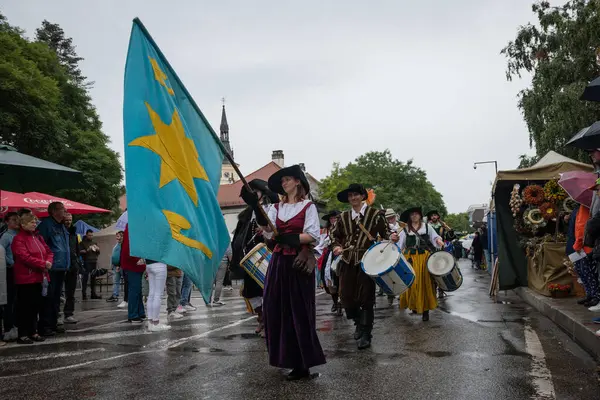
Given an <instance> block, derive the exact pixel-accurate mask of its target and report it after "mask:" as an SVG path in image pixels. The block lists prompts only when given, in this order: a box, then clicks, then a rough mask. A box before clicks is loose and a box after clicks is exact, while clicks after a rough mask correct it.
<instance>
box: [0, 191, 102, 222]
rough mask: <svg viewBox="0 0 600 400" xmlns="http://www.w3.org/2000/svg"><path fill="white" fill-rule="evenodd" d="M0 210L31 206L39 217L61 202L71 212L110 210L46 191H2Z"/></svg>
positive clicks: (87, 212) (92, 212)
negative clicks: (51, 206)
mask: <svg viewBox="0 0 600 400" xmlns="http://www.w3.org/2000/svg"><path fill="white" fill-rule="evenodd" d="M0 194H1V196H0V212H6V211H17V210H18V209H20V208H29V209H31V210H32V211H33V213H34V214H35V215H37V216H38V217H44V216H47V215H48V205H49V204H50V203H53V202H56V201H58V202H61V203H63V204H64V205H65V208H66V209H67V211H68V212H70V213H71V214H95V213H108V212H110V210H105V209H103V208H98V207H94V206H90V205H88V204H83V203H78V202H76V201H72V200H68V199H63V198H61V197H57V196H51V195H49V194H45V193H39V192H29V193H25V194H21V193H14V192H7V191H2V192H0Z"/></svg>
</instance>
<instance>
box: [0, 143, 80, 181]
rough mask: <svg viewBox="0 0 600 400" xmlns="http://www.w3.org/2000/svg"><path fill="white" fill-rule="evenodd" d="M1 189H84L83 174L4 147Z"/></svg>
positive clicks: (0, 163)
mask: <svg viewBox="0 0 600 400" xmlns="http://www.w3.org/2000/svg"><path fill="white" fill-rule="evenodd" d="M0 187H2V189H4V190H11V191H14V192H21V193H23V192H27V191H30V190H41V191H53V190H57V189H83V188H85V187H86V184H85V182H84V180H83V175H82V174H81V172H79V171H77V170H74V169H72V168H68V167H65V166H63V165H59V164H55V163H52V162H50V161H46V160H42V159H41V158H36V157H32V156H28V155H27V154H23V153H19V152H18V151H17V149H15V148H14V147H12V146H8V145H5V144H0Z"/></svg>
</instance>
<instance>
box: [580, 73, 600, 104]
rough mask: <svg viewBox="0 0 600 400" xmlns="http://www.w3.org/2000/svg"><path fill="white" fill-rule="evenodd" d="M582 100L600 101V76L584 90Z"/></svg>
mask: <svg viewBox="0 0 600 400" xmlns="http://www.w3.org/2000/svg"><path fill="white" fill-rule="evenodd" d="M580 99H581V100H589V101H600V76H599V77H597V78H596V79H594V80H593V81H591V82H590V83H589V84H588V85H587V86H586V87H585V90H584V91H583V94H582V95H581V97H580Z"/></svg>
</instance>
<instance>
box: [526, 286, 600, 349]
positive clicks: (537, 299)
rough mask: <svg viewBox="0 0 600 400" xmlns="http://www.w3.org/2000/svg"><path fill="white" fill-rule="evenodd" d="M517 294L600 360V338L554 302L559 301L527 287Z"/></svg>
mask: <svg viewBox="0 0 600 400" xmlns="http://www.w3.org/2000/svg"><path fill="white" fill-rule="evenodd" d="M515 292H516V293H517V294H518V295H519V297H521V298H522V299H523V300H524V301H525V302H527V303H528V304H529V305H531V306H532V307H534V308H535V309H537V310H538V311H539V312H540V313H541V314H543V315H544V316H546V317H547V318H549V319H550V320H551V321H552V322H554V323H555V324H556V325H558V326H559V327H560V328H561V329H562V330H563V331H565V332H566V333H567V334H568V335H569V337H570V338H571V339H573V340H574V341H575V342H577V343H578V344H579V345H580V346H581V347H583V348H584V349H585V350H586V351H587V352H588V353H590V354H591V355H592V356H593V357H594V358H595V359H596V360H600V338H599V337H598V336H596V333H595V331H594V330H592V328H590V327H588V326H586V325H585V324H584V323H583V322H581V321H580V319H579V318H578V317H577V316H576V315H575V314H573V313H571V312H569V311H568V310H563V309H561V308H560V307H557V306H556V305H555V304H553V301H557V300H553V299H550V298H548V297H545V296H542V295H540V294H537V293H535V292H534V291H533V290H531V289H529V288H527V287H519V288H516V289H515Z"/></svg>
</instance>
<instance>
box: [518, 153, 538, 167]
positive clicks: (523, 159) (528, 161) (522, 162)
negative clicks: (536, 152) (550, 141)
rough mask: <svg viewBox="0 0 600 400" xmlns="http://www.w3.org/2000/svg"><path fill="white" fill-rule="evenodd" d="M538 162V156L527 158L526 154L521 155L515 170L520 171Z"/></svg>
mask: <svg viewBox="0 0 600 400" xmlns="http://www.w3.org/2000/svg"><path fill="white" fill-rule="evenodd" d="M539 160H540V157H538V156H532V157H529V156H528V155H527V154H521V155H520V156H519V166H518V167H517V168H518V169H521V168H529V167H533V166H534V165H535V164H536V163H537V162H538V161H539Z"/></svg>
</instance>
